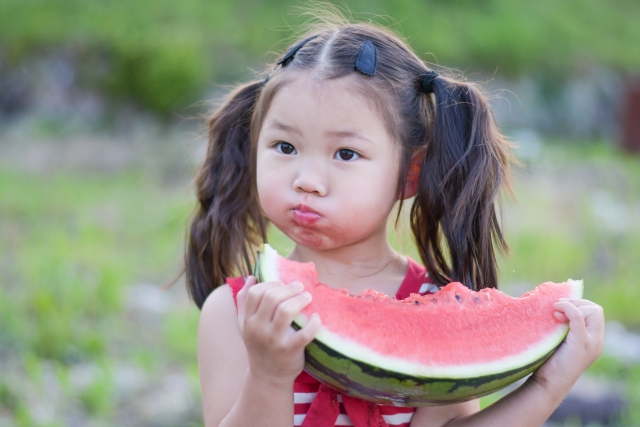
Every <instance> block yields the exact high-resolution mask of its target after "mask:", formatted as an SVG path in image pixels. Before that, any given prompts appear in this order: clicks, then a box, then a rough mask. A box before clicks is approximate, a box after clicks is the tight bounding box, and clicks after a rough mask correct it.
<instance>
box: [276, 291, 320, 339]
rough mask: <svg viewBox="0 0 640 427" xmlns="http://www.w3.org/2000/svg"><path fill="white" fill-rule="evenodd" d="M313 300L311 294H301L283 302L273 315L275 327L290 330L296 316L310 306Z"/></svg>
mask: <svg viewBox="0 0 640 427" xmlns="http://www.w3.org/2000/svg"><path fill="white" fill-rule="evenodd" d="M311 299H312V298H311V294H310V293H309V292H301V293H299V294H298V295H295V296H293V297H291V298H289V299H287V300H284V301H282V303H280V305H278V308H277V309H276V311H275V313H274V315H273V327H274V328H276V329H279V330H283V329H286V328H288V327H289V325H291V322H293V318H294V317H295V316H296V314H298V313H300V311H302V309H303V308H305V307H306V306H307V305H309V303H310V302H311Z"/></svg>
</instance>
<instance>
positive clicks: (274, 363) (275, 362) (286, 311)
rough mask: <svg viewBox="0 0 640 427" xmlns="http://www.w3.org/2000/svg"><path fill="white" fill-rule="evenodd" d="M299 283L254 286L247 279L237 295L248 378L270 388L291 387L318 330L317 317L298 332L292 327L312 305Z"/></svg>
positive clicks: (312, 317) (250, 279) (252, 277)
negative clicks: (245, 350) (302, 312)
mask: <svg viewBox="0 0 640 427" xmlns="http://www.w3.org/2000/svg"><path fill="white" fill-rule="evenodd" d="M303 290H304V287H303V285H302V284H301V283H299V282H294V283H290V284H287V285H284V284H282V283H279V282H263V283H256V278H255V277H254V276H249V277H248V278H247V280H246V281H245V284H244V287H243V288H242V289H241V290H240V292H238V295H237V301H238V322H239V324H240V333H241V335H242V339H243V340H244V343H245V346H246V348H247V353H248V355H249V374H250V375H252V376H254V377H255V378H256V379H257V380H259V381H262V382H264V383H267V384H269V385H271V386H285V387H288V386H291V385H292V384H293V382H294V380H295V378H296V377H297V376H298V375H299V374H300V372H302V369H303V368H304V348H305V346H306V345H307V344H309V343H310V342H311V341H312V340H313V339H314V337H315V336H316V333H317V332H318V328H319V327H320V317H319V316H318V315H317V314H314V315H313V316H311V319H310V320H309V322H308V323H307V324H306V325H305V326H304V327H303V328H302V329H300V330H299V331H295V330H294V329H293V328H292V327H291V322H292V321H293V317H294V316H295V315H296V314H298V313H300V311H301V310H302V309H303V308H304V307H306V306H307V305H308V304H309V303H310V302H311V294H309V293H308V292H303Z"/></svg>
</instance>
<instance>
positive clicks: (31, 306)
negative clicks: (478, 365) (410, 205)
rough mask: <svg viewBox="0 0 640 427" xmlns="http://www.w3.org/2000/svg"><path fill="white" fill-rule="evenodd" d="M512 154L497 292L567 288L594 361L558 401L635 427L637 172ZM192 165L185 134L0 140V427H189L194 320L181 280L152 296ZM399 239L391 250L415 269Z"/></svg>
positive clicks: (179, 244)
mask: <svg viewBox="0 0 640 427" xmlns="http://www.w3.org/2000/svg"><path fill="white" fill-rule="evenodd" d="M523 141H525V142H523V144H521V145H523V146H522V147H521V148H520V149H519V155H520V157H521V158H522V159H523V161H524V166H523V167H522V168H521V169H519V170H518V171H517V173H516V182H515V192H516V195H517V198H518V202H517V203H515V202H513V201H507V203H506V205H505V213H504V217H505V221H506V228H505V229H506V233H507V238H508V241H509V243H510V244H511V248H512V255H511V256H510V257H509V258H507V259H506V260H505V261H504V262H503V263H502V270H501V283H502V288H503V290H505V291H506V292H508V293H510V294H512V295H519V294H521V293H523V292H524V291H526V290H529V289H531V288H533V287H534V286H536V285H537V284H539V283H541V282H543V281H548V280H551V281H563V280H565V279H567V278H569V277H571V278H583V279H584V280H585V292H586V297H587V298H590V299H592V300H594V301H596V302H597V303H599V304H601V305H602V306H603V307H604V308H605V315H606V317H607V319H608V320H609V323H608V335H607V338H608V340H607V350H606V352H605V354H604V355H603V356H602V357H601V358H600V359H599V360H598V362H596V364H595V365H594V366H593V367H592V369H590V371H589V374H588V375H586V376H585V378H584V379H583V380H582V382H581V384H580V387H579V389H580V390H579V391H581V394H580V393H578V392H576V393H577V394H576V393H574V394H573V395H572V396H573V397H572V398H569V399H568V400H567V401H572V400H571V399H573V400H576V399H577V400H578V401H579V402H582V403H583V404H582V407H583V408H584V407H586V406H585V405H584V402H590V401H591V403H590V404H588V405H590V406H591V407H594V405H595V403H594V401H597V402H603V401H606V402H609V401H611V402H613V403H611V404H610V405H609V406H611V405H613V412H614V418H612V419H611V420H609V419H608V418H607V419H605V418H603V420H605V421H601V422H602V423H604V425H627V426H633V425H639V424H640V409H638V408H640V337H639V336H638V335H636V334H635V333H634V331H637V330H638V329H639V328H640V313H638V311H637V303H636V301H637V300H638V299H639V298H640V287H639V286H638V284H637V277H638V276H639V275H638V272H639V270H640V266H639V265H638V262H637V261H638V259H639V256H638V255H639V254H640V222H639V221H638V219H639V218H640V158H638V157H628V156H625V155H623V154H620V153H619V152H618V151H616V150H615V149H614V148H612V146H610V145H609V144H607V143H606V142H593V143H582V144H576V143H573V144H567V143H560V141H556V142H553V141H545V142H542V141H538V140H536V139H535V138H534V139H529V140H526V138H523ZM202 152H203V139H202V138H200V137H199V136H198V134H197V131H196V130H194V129H190V128H186V127H184V128H176V127H173V128H154V127H152V128H147V129H146V130H145V129H143V130H141V131H139V132H132V133H130V134H127V135H121V136H100V135H95V134H93V135H92V136H83V135H71V136H64V137H49V138H38V137H33V136H28V135H24V134H16V133H13V134H3V135H2V137H1V138H0V284H1V286H0V370H1V371H2V373H3V375H2V376H0V426H3V427H5V426H111V425H118V426H197V425H202V423H201V413H200V397H199V385H198V375H197V365H196V333H197V322H198V311H197V309H196V308H195V306H194V305H193V304H192V303H191V302H190V301H189V300H188V297H187V295H186V292H185V288H184V283H183V282H182V281H180V282H178V284H177V285H176V286H174V287H173V288H171V289H170V290H169V291H166V292H165V291H162V290H161V289H160V287H161V286H162V285H163V284H164V283H166V282H167V281H169V280H170V279H172V278H173V277H174V276H175V275H176V274H177V273H178V272H179V271H180V268H181V256H182V251H183V241H184V231H185V227H186V225H187V223H188V219H189V215H190V213H191V211H192V208H193V200H194V198H193V194H192V189H191V187H190V180H191V179H192V176H193V171H194V168H195V164H196V161H197V159H198V158H199V156H201V154H202ZM402 234H403V237H402V238H401V239H394V240H395V244H396V246H397V247H402V246H403V247H404V251H405V252H406V253H409V254H411V255H412V256H414V258H415V259H417V255H415V249H414V248H413V247H412V246H411V244H410V238H409V235H408V234H406V231H405V232H402ZM272 238H273V244H274V246H276V247H277V248H280V249H283V250H284V249H286V248H289V247H290V243H289V242H287V241H286V240H285V239H283V238H282V236H280V235H278V234H277V233H275V232H274V233H272ZM614 321H615V322H614ZM616 396H617V397H616ZM497 397H498V396H489V397H488V398H485V399H484V400H483V402H484V403H483V404H485V405H486V404H489V403H491V402H492V401H493V400H495V399H496V398H497ZM589 399H591V400H589ZM594 399H595V400H594ZM616 399H618V400H616ZM618 404H619V405H618ZM615 405H618V406H615ZM623 406H626V407H627V408H628V410H625V411H623V414H622V416H623V417H624V418H623V421H622V424H613V423H614V421H615V416H619V414H620V411H621V409H620V408H621V407H623ZM616 408H617V409H616ZM565 409H566V406H565ZM576 414H578V415H576ZM616 414H618V415H616ZM565 415H566V414H565ZM577 416H579V413H576V412H575V411H574V412H573V413H571V412H570V413H569V414H568V416H564V415H562V414H560V413H559V414H558V415H557V417H556V421H558V422H560V423H564V422H565V421H564V420H565V419H566V420H568V421H567V423H568V424H564V425H580V424H571V423H572V422H576V420H577V418H576V417H577ZM597 419H598V418H591V420H597ZM584 424H585V425H586V422H585V423H584ZM556 425H563V424H556Z"/></svg>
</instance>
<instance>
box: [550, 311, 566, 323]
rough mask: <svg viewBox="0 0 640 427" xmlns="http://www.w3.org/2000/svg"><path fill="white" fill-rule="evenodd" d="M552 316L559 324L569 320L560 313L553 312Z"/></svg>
mask: <svg viewBox="0 0 640 427" xmlns="http://www.w3.org/2000/svg"><path fill="white" fill-rule="evenodd" d="M553 315H554V317H555V318H556V319H558V321H559V322H562V323H567V322H569V318H568V317H567V316H565V315H564V313H563V312H561V311H554V312H553Z"/></svg>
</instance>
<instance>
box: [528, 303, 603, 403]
mask: <svg viewBox="0 0 640 427" xmlns="http://www.w3.org/2000/svg"><path fill="white" fill-rule="evenodd" d="M554 308H555V309H556V310H557V311H556V312H555V313H554V315H555V317H556V319H558V320H559V321H561V322H569V328H570V329H569V334H568V335H567V338H566V339H565V340H564V342H563V343H562V344H560V348H558V350H557V351H556V352H555V353H554V354H553V356H551V357H550V358H549V360H547V361H546V362H545V363H544V365H542V366H541V367H540V368H539V369H538V370H537V371H536V372H535V373H534V374H533V377H534V379H535V380H537V381H538V382H539V383H541V384H542V385H543V386H545V387H547V388H548V389H549V390H553V391H555V392H560V393H563V394H566V393H568V392H569V390H570V389H571V387H572V386H573V384H574V383H575V382H576V381H577V379H578V377H580V375H581V374H582V373H583V372H584V371H585V370H586V369H587V368H588V367H589V365H591V364H592V363H593V362H594V361H595V360H596V359H597V358H598V356H600V353H602V349H603V347H604V315H603V311H602V307H600V306H599V305H597V304H595V303H593V302H591V301H587V300H585V299H564V298H563V299H561V300H560V301H558V302H556V303H555V305H554Z"/></svg>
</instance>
